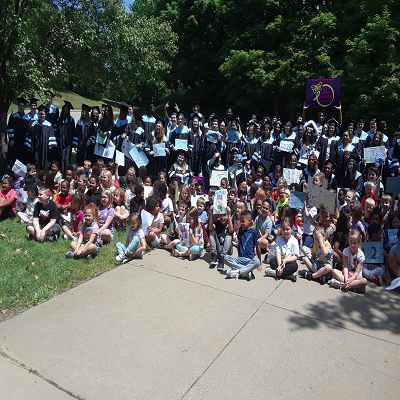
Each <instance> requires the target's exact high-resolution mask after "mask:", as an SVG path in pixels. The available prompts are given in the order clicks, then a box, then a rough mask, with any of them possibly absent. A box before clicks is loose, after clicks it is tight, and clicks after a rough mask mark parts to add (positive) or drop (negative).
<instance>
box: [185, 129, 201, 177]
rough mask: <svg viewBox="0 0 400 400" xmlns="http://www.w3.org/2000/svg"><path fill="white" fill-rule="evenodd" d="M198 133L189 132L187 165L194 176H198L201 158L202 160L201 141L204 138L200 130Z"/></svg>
mask: <svg viewBox="0 0 400 400" xmlns="http://www.w3.org/2000/svg"><path fill="white" fill-rule="evenodd" d="M199 133H200V135H199V134H196V135H194V134H193V132H190V134H189V142H188V143H189V151H190V155H189V165H190V168H191V170H192V171H193V174H194V176H199V173H200V170H201V160H202V154H203V149H202V143H203V139H204V134H203V132H202V131H201V130H200V131H199Z"/></svg>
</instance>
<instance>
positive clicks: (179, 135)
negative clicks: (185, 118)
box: [169, 126, 190, 166]
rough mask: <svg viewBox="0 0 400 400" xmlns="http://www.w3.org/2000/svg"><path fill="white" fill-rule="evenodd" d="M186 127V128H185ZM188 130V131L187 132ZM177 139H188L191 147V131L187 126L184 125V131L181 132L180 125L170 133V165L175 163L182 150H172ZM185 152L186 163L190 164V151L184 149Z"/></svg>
mask: <svg viewBox="0 0 400 400" xmlns="http://www.w3.org/2000/svg"><path fill="white" fill-rule="evenodd" d="M185 128H186V129H185ZM185 131H186V132H185ZM176 139H181V140H187V143H188V148H189V144H190V143H189V140H190V131H189V129H187V127H184V129H183V132H180V129H179V126H178V127H177V128H175V129H174V130H173V131H172V132H171V135H170V152H171V153H170V157H169V166H171V165H172V164H174V163H175V161H176V158H177V157H178V155H179V154H180V153H181V152H182V151H181V150H178V151H172V147H174V146H175V140H176ZM183 154H184V155H185V159H186V164H188V165H190V162H189V158H190V157H189V155H190V154H189V151H184V152H183Z"/></svg>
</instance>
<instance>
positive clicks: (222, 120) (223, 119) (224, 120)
mask: <svg viewBox="0 0 400 400" xmlns="http://www.w3.org/2000/svg"><path fill="white" fill-rule="evenodd" d="M221 122H225V125H227V124H228V122H227V121H226V118H225V117H222V118H221V120H220V123H221Z"/></svg>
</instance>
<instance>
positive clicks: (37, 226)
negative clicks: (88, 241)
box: [26, 187, 61, 242]
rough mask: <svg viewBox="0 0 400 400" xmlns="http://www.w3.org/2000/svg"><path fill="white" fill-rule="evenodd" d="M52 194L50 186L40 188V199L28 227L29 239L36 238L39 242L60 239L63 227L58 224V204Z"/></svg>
mask: <svg viewBox="0 0 400 400" xmlns="http://www.w3.org/2000/svg"><path fill="white" fill-rule="evenodd" d="M50 196H51V190H50V189H49V188H47V187H41V188H40V189H39V194H38V199H39V201H38V202H37V203H36V205H35V208H34V210H33V220H32V222H30V223H28V226H27V227H26V231H27V233H28V240H30V239H36V240H37V241H38V242H44V241H45V240H47V241H48V242H52V241H55V240H58V238H59V235H60V231H61V227H60V225H58V224H57V217H58V212H57V206H56V204H55V203H54V201H53V200H50Z"/></svg>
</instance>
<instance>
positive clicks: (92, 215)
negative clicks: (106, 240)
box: [39, 191, 101, 260]
mask: <svg viewBox="0 0 400 400" xmlns="http://www.w3.org/2000/svg"><path fill="white" fill-rule="evenodd" d="M39 194H40V191H39ZM83 213H84V214H85V222H84V223H83V224H82V227H81V231H80V232H79V237H78V241H77V242H75V241H73V242H71V249H72V250H73V251H68V252H67V253H66V254H65V256H66V257H67V258H84V257H85V258H86V259H87V260H92V259H93V257H95V256H96V255H97V254H99V251H100V247H101V239H100V235H99V224H98V223H97V221H98V219H99V212H98V210H97V206H96V204H94V203H89V204H88V205H87V206H86V207H85V209H84V211H83Z"/></svg>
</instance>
